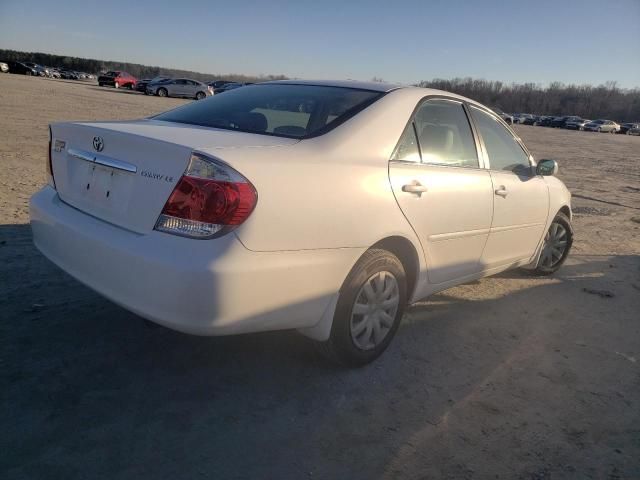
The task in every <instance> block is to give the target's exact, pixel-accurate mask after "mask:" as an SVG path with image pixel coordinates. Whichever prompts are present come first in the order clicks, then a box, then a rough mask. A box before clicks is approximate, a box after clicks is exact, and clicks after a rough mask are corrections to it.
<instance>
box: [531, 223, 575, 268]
mask: <svg viewBox="0 0 640 480" xmlns="http://www.w3.org/2000/svg"><path fill="white" fill-rule="evenodd" d="M572 244H573V228H571V222H570V221H569V218H567V216H566V215H565V214H564V213H562V212H558V214H557V215H556V218H554V219H553V222H551V225H550V226H549V230H548V231H547V233H546V235H545V237H544V243H543V244H542V252H541V253H540V258H539V259H538V265H537V267H536V268H535V269H534V270H533V271H532V272H533V273H534V274H536V275H551V274H552V273H554V272H555V271H556V270H558V269H559V268H560V267H561V266H562V264H563V263H564V261H565V260H566V259H567V256H568V255H569V251H570V250H571V245H572Z"/></svg>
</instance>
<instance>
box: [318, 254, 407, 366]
mask: <svg viewBox="0 0 640 480" xmlns="http://www.w3.org/2000/svg"><path fill="white" fill-rule="evenodd" d="M406 303H407V280H406V274H405V271H404V268H403V266H402V263H401V262H400V260H398V258H397V257H396V256H395V255H393V254H392V253H390V252H388V251H386V250H382V249H371V250H368V251H367V252H365V254H364V255H363V256H362V257H361V258H360V260H358V262H357V263H356V264H355V265H354V267H353V268H352V269H351V272H349V275H348V276H347V279H346V280H345V281H344V284H343V285H342V288H341V289H340V296H339V298H338V303H337V306H336V311H335V313H334V317H333V325H332V326H331V334H330V336H329V339H328V340H327V341H326V342H321V343H319V344H318V346H319V350H320V351H321V352H322V353H323V354H324V355H325V356H327V357H328V358H329V359H331V360H333V361H335V362H337V363H340V364H342V365H347V366H354V367H355V366H362V365H366V364H367V363H370V362H372V361H373V360H375V359H376V358H378V357H379V356H380V355H381V354H382V352H384V351H385V350H386V348H387V347H388V346H389V343H391V340H392V339H393V336H394V335H395V333H396V330H397V329H398V326H399V325H400V320H401V319H402V315H403V313H404V308H405V306H406Z"/></svg>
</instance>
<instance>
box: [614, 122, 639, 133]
mask: <svg viewBox="0 0 640 480" xmlns="http://www.w3.org/2000/svg"><path fill="white" fill-rule="evenodd" d="M638 127H640V123H622V124H620V130H618V131H617V133H622V134H626V133H627V132H628V131H629V130H630V129H632V128H638Z"/></svg>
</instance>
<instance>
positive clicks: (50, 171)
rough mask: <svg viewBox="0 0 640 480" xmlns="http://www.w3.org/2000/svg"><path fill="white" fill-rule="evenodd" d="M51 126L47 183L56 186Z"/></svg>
mask: <svg viewBox="0 0 640 480" xmlns="http://www.w3.org/2000/svg"><path fill="white" fill-rule="evenodd" d="M52 147H53V145H51V127H49V152H48V154H47V184H48V185H49V186H50V187H53V188H56V181H55V179H54V178H53V163H52V162H53V160H52V159H51V148H52Z"/></svg>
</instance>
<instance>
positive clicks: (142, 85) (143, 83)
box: [136, 75, 171, 95]
mask: <svg viewBox="0 0 640 480" xmlns="http://www.w3.org/2000/svg"><path fill="white" fill-rule="evenodd" d="M165 80H171V78H170V77H165V76H163V75H160V76H158V77H153V78H145V79H142V80H138V82H137V83H136V90H137V91H138V92H142V93H144V94H145V95H148V93H147V86H148V85H150V84H152V83H158V82H163V81H165Z"/></svg>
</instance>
